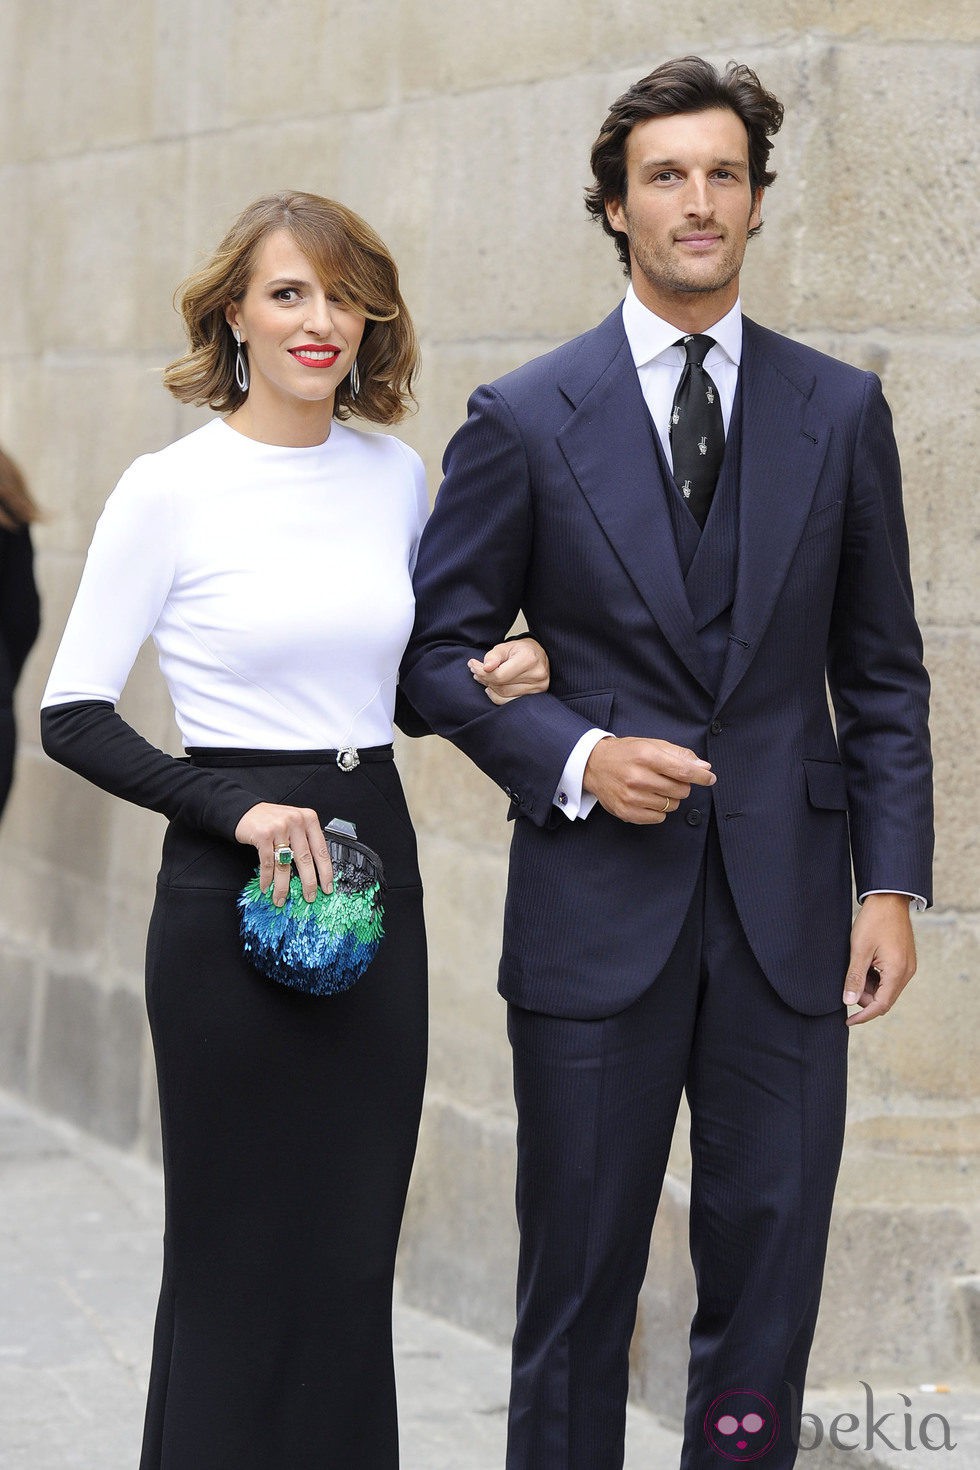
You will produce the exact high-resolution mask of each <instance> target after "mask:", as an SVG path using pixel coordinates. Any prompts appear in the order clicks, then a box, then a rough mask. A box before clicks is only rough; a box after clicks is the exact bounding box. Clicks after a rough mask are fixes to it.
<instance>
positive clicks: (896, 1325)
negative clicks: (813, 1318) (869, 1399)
mask: <svg viewBox="0 0 980 1470" xmlns="http://www.w3.org/2000/svg"><path fill="white" fill-rule="evenodd" d="M972 1242H973V1232H972V1231H971V1229H970V1226H969V1224H968V1222H967V1221H966V1220H965V1219H964V1217H963V1214H962V1212H961V1211H959V1210H957V1209H954V1208H949V1207H946V1206H944V1205H943V1204H942V1203H941V1202H937V1203H936V1205H935V1206H934V1207H932V1208H931V1209H930V1208H929V1207H922V1208H910V1207H902V1206H901V1205H888V1206H886V1207H878V1208H876V1207H862V1206H856V1207H853V1208H852V1207H849V1206H848V1205H847V1203H846V1201H844V1200H842V1199H841V1198H840V1197H838V1204H837V1207H836V1209H835V1213H834V1220H833V1223H832V1226H831V1237H830V1245H829V1249H828V1255H827V1269H826V1272H825V1276H824V1289H823V1297H822V1303H821V1311H820V1318H819V1321H818V1323H817V1332H816V1336H815V1339H814V1344H813V1352H812V1355H811V1359H810V1375H809V1381H810V1385H811V1387H813V1388H819V1387H820V1386H822V1385H826V1384H828V1383H835V1382H851V1383H854V1382H857V1381H858V1380H859V1379H861V1378H864V1379H869V1378H870V1379H874V1378H878V1379H879V1380H881V1379H884V1377H885V1376H886V1375H888V1376H903V1377H906V1376H907V1377H908V1378H909V1379H911V1380H912V1381H913V1382H919V1381H922V1380H923V1379H925V1380H935V1379H939V1380H940V1381H944V1380H948V1378H949V1377H951V1376H955V1375H956V1373H957V1372H959V1371H961V1369H962V1367H963V1365H964V1363H965V1361H966V1341H965V1334H964V1329H963V1324H962V1321H961V1319H960V1317H959V1314H958V1310H957V1303H956V1300H955V1292H954V1284H953V1277H954V1276H955V1275H957V1274H961V1273H962V1272H963V1271H964V1269H965V1266H966V1263H967V1261H968V1260H969V1258H970V1252H971V1250H972Z"/></svg>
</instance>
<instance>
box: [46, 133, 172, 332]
mask: <svg viewBox="0 0 980 1470" xmlns="http://www.w3.org/2000/svg"><path fill="white" fill-rule="evenodd" d="M184 147H185V145H184V143H183V140H179V141H176V142H161V143H158V144H154V145H152V146H150V145H147V146H146V147H143V148H137V149H132V150H128V149H123V150H117V151H110V152H95V153H85V154H81V155H79V156H78V157H71V158H66V159H58V160H55V161H53V162H52V163H50V164H49V165H46V166H45V167H44V168H43V169H41V168H37V169H34V170H32V171H31V173H30V185H29V189H28V197H27V207H28V208H29V209H31V210H32V215H33V218H34V219H43V220H44V231H43V233H41V234H40V235H38V236H37V237H36V238H35V239H34V240H33V242H32V244H33V248H32V249H31V251H30V254H29V255H28V256H27V257H26V259H25V260H24V261H23V266H24V271H25V275H24V279H23V281H22V288H23V289H27V290H28V291H29V292H30V293H31V294H32V299H33V300H35V301H43V302H44V310H43V311H41V312H39V313H38V314H37V316H36V318H35V319H33V320H32V323H31V325H32V328H33V332H32V346H33V350H35V351H38V350H40V351H47V352H50V353H52V354H53V355H54V356H55V357H58V358H63V357H65V356H67V355H69V354H71V353H77V352H81V353H86V354H88V353H99V352H105V350H106V349H111V350H113V351H115V352H120V353H125V354H131V353H134V352H136V351H139V350H141V349H142V350H144V351H145V350H150V351H155V350H157V349H158V344H159V342H160V341H161V340H168V334H169V336H172V335H173V317H172V314H171V306H170V296H171V293H172V291H173V288H174V286H175V285H176V284H177V282H178V281H179V280H180V279H181V278H182V276H183V274H184V273H185V272H186V262H187V259H188V256H189V251H188V248H187V244H186V242H185V234H184V228H185V220H184V211H183V210H182V209H178V210H177V211H176V212H175V208H174V206H175V201H180V200H181V199H182V197H183V187H182V186H183V179H184V174H185V168H186V162H185V155H184ZM79 199H84V200H85V208H84V209H80V208H79ZM80 282H84V289H79V283H80Z"/></svg>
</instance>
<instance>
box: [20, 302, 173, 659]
mask: <svg viewBox="0 0 980 1470" xmlns="http://www.w3.org/2000/svg"><path fill="white" fill-rule="evenodd" d="M170 289H171V287H170V286H168V285H167V284H166V283H164V282H160V283H159V284H158V286H157V288H156V290H155V298H156V299H157V300H159V301H160V302H161V303H163V305H164V306H165V307H166V309H167V311H168V312H169V291H170ZM178 346H179V339H178V335H177V333H176V332H173V335H172V342H171V345H170V347H168V348H166V349H158V350H157V351H156V352H155V353H153V354H150V355H149V356H148V355H143V354H128V353H122V354H119V355H115V354H110V355H108V356H102V357H100V356H97V355H95V354H81V355H78V356H76V355H74V354H66V355H65V356H63V357H62V356H60V355H54V354H52V355H48V356H46V357H45V358H44V359H43V360H42V361H36V362H35V363H34V364H33V365H32V366H30V367H29V368H28V369H26V370H25V368H24V367H22V366H19V365H18V364H17V363H16V362H12V363H8V364H4V363H3V362H0V390H2V392H3V395H4V399H5V402H6V404H7V405H8V407H9V413H10V419H11V422H12V424H15V429H14V433H13V435H9V434H8V436H7V437H6V439H5V440H4V441H3V442H4V443H5V444H7V445H8V446H9V448H10V450H11V452H12V453H13V454H15V455H16V457H17V458H18V460H19V462H20V464H21V466H22V468H23V470H24V473H25V475H26V476H27V478H28V480H29V482H30V484H31V487H32V490H33V492H34V494H35V495H36V497H37V499H38V501H39V503H40V504H41V506H42V508H43V510H44V513H45V520H44V522H43V524H41V525H40V526H38V528H37V531H36V535H35V541H36V545H37V548H38V552H39V565H38V574H39V577H40V578H41V579H42V592H44V593H45V596H46V598H47V593H48V591H49V590H50V579H52V578H57V580H58V583H59V587H60V583H61V582H62V581H63V580H64V578H65V575H66V574H64V573H61V574H60V575H59V574H57V573H55V572H53V571H51V570H50V569H49V566H48V558H49V556H50V555H51V554H52V553H55V552H57V553H60V554H61V555H64V556H67V555H70V556H73V557H75V558H77V559H78V560H77V561H76V562H75V563H74V564H73V567H72V572H71V576H72V579H73V580H72V583H71V588H70V594H69V593H68V592H64V593H60V592H59V595H60V596H61V597H62V601H61V602H60V603H59V608H58V611H59V615H60V621H58V620H57V619H54V618H53V617H52V609H51V608H50V607H48V606H47V601H46V605H45V608H44V610H43V611H44V623H45V633H46V634H47V635H48V636H49V637H51V638H52V639H53V637H54V635H55V634H56V633H57V635H58V636H60V632H61V627H63V625H64V618H65V617H66V616H67V613H68V607H69V606H70V602H71V597H72V596H73V595H74V590H75V586H76V584H77V581H78V577H79V575H80V573H81V560H82V558H83V557H84V553H85V551H86V550H87V549H88V544H89V541H90V540H91V537H92V532H93V530H94V528H95V523H96V521H97V520H98V518H99V516H100V514H101V513H102V508H103V506H104V505H105V502H106V500H107V499H108V497H109V494H110V493H111V491H112V490H113V488H114V487H115V485H116V482H117V481H118V479H119V477H120V475H121V474H122V472H123V470H125V469H126V467H127V465H129V464H130V463H131V462H132V461H133V460H134V459H135V458H136V457H137V455H140V454H148V453H151V452H153V451H154V450H157V449H161V448H162V447H163V446H164V445H165V444H168V443H169V442H170V441H171V440H172V439H175V438H176V437H177V435H178V432H179V430H178V423H179V416H178V413H177V406H176V404H175V402H174V400H173V399H172V398H171V396H170V394H169V393H167V392H166V391H165V389H164V388H163V386H162V385H161V382H160V372H161V370H162V368H163V366H164V365H165V364H166V362H168V361H169V360H170V358H172V357H173V356H175V355H176V352H177V350H178ZM110 411H111V414H112V419H113V425H114V427H113V432H112V433H107V432H106V431H105V428H104V424H105V415H106V413H107V412H110ZM53 425H56V426H57V432H52V426H53ZM53 651H54V644H53V642H52V654H53Z"/></svg>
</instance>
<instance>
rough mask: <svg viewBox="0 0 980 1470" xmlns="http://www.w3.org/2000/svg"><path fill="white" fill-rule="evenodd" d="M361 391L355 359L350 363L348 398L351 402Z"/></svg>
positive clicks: (359, 375)
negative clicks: (349, 397)
mask: <svg viewBox="0 0 980 1470" xmlns="http://www.w3.org/2000/svg"><path fill="white" fill-rule="evenodd" d="M360 391H361V374H360V371H359V369H358V366H357V358H356V357H355V358H354V361H353V362H352V363H351V369H350V396H351V401H353V400H354V399H355V398H356V397H357V395H358V393H360Z"/></svg>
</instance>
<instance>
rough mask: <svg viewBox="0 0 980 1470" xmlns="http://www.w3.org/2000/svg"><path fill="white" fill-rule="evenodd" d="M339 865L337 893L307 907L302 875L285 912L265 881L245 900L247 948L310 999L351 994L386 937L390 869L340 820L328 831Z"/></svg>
mask: <svg viewBox="0 0 980 1470" xmlns="http://www.w3.org/2000/svg"><path fill="white" fill-rule="evenodd" d="M323 830H324V833H325V835H326V838H327V842H328V844H329V847H330V861H331V862H332V863H333V892H332V893H324V892H323V891H322V889H319V888H318V889H317V892H316V897H315V898H314V899H313V901H312V902H311V903H307V901H306V899H305V898H304V897H303V884H302V882H301V880H300V878H299V877H298V876H297V874H295V873H294V874H293V875H292V877H291V878H290V880H289V897H288V898H287V899H286V902H285V903H284V904H283V906H282V907H281V908H278V907H277V906H276V905H275V904H274V903H273V902H272V885H271V883H270V885H269V887H268V888H266V889H265V890H264V891H263V889H262V888H261V887H260V885H259V876H258V873H256V875H255V877H254V878H252V879H250V880H249V882H248V883H246V885H245V887H244V888H243V889H242V891H241V893H240V894H239V896H238V907H239V910H240V911H241V935H242V945H243V947H244V950H245V955H246V957H247V958H248V960H249V961H250V962H251V963H252V964H253V965H254V966H255V968H256V969H257V970H258V971H259V972H260V974H262V975H265V976H267V977H268V978H269V979H270V980H276V981H278V983H279V984H280V985H286V986H288V987H289V988H290V989H291V990H300V991H303V992H304V993H305V994H306V995H338V994H340V993H341V992H342V991H344V990H349V989H350V988H351V986H352V985H354V984H355V983H356V982H357V981H358V980H360V978H361V976H362V975H363V974H364V972H365V970H366V969H367V968H368V966H369V965H370V963H371V961H372V960H373V959H374V957H375V955H376V954H377V952H378V946H379V944H380V943H381V940H382V938H383V937H384V927H383V920H384V908H383V906H382V902H381V895H382V893H383V892H384V869H383V867H382V863H381V859H380V858H379V856H378V854H377V853H376V852H374V851H373V850H372V849H371V848H370V847H368V846H367V845H366V844H365V843H363V842H359V841H358V839H357V832H356V829H355V828H354V825H353V823H351V822H344V821H341V820H340V819H339V818H337V817H335V818H334V819H333V821H331V822H328V823H327V825H326V827H324V829H323Z"/></svg>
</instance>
